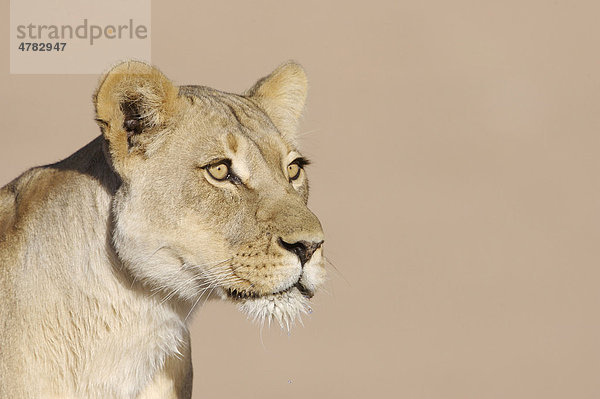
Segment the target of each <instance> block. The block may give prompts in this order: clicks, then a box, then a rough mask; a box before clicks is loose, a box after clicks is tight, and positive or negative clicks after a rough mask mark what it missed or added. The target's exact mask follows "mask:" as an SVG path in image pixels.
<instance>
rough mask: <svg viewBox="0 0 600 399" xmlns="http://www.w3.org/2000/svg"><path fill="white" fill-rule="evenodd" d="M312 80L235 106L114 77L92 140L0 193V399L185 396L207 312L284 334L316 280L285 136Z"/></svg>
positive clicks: (315, 251) (130, 72)
mask: <svg viewBox="0 0 600 399" xmlns="http://www.w3.org/2000/svg"><path fill="white" fill-rule="evenodd" d="M306 90H307V81H306V76H305V74H304V71H303V69H302V68H301V67H300V66H299V65H298V64H295V63H287V64H284V65H282V66H280V67H279V68H278V69H276V70H275V71H274V72H273V73H271V74H270V75H269V76H267V77H265V78H263V79H261V80H259V81H258V82H257V83H256V85H255V86H254V87H252V88H251V89H250V90H249V91H247V92H246V93H245V94H243V95H235V94H229V93H223V92H221V91H217V90H214V89H210V88H207V87H202V86H180V87H177V86H175V85H173V84H172V83H171V82H170V81H169V80H168V79H167V78H166V77H165V76H164V75H163V74H162V73H161V72H159V71H158V70H157V69H155V68H153V67H151V66H149V65H147V64H144V63H140V62H133V61H131V62H125V63H122V64H120V65H117V66H116V67H114V68H113V69H112V70H111V71H110V72H108V73H107V74H106V75H105V76H104V77H103V78H102V79H101V82H100V84H99V87H98V89H97V90H96V93H95V94H94V103H95V108H96V121H97V122H98V125H99V126H100V129H101V132H102V134H101V136H99V137H98V138H96V139H95V140H93V141H92V142H91V143H89V144H88V145H86V146H85V147H83V148H82V149H80V150H79V151H77V152H76V153H74V154H73V155H71V156H70V157H68V158H67V159H65V160H63V161H60V162H58V163H55V164H52V165H48V166H43V167H37V168H33V169H30V170H28V171H27V172H25V173H24V174H23V175H21V176H20V177H18V178H17V179H15V180H13V181H12V182H11V183H9V184H8V185H7V186H5V187H3V188H2V189H1V190H0V309H1V311H0V329H1V330H0V397H1V398H58V397H60V398H134V397H141V398H189V397H190V396H191V389H192V365H191V360H190V343H189V334H188V329H187V324H186V321H187V320H188V316H189V315H190V314H191V313H192V311H193V310H194V308H195V307H197V306H196V305H197V304H198V303H202V302H204V301H205V300H206V298H209V297H220V298H229V299H230V300H232V301H234V302H236V303H238V304H239V305H240V307H241V309H242V310H244V311H245V312H246V313H247V314H249V315H250V316H251V317H253V318H256V319H259V320H260V321H263V322H264V321H269V322H270V321H271V320H274V321H277V322H279V323H280V324H281V325H283V326H286V327H288V326H289V324H290V323H292V322H293V321H294V319H295V318H296V317H297V316H298V315H299V314H300V313H301V312H306V311H308V310H309V308H308V300H309V298H311V297H312V295H313V293H314V292H315V290H316V288H317V287H318V286H319V285H320V284H321V283H322V282H323V280H324V278H325V270H324V264H323V257H322V244H323V231H322V229H321V225H320V223H319V220H318V219H317V217H316V216H315V215H314V214H313V213H311V211H310V210H309V209H308V208H307V206H306V203H307V198H308V181H307V177H306V174H305V171H304V166H305V165H306V164H307V163H308V161H307V160H306V159H305V158H303V157H302V156H301V155H300V153H299V151H298V149H297V145H296V137H295V132H296V128H297V124H298V119H299V117H300V115H301V113H302V110H303V107H304V101H305V97H306Z"/></svg>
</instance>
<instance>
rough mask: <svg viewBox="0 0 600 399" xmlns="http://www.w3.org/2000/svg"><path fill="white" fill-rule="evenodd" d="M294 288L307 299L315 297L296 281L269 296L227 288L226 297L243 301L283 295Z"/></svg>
mask: <svg viewBox="0 0 600 399" xmlns="http://www.w3.org/2000/svg"><path fill="white" fill-rule="evenodd" d="M294 287H295V288H297V289H298V291H300V293H301V294H302V295H303V296H305V297H306V298H308V299H310V298H312V297H313V296H314V295H315V293H314V292H312V291H311V290H309V289H308V288H306V287H305V286H304V285H302V283H301V282H300V280H298V281H297V282H296V284H294V285H290V286H289V287H287V288H285V289H283V290H281V291H277V292H273V293H271V294H265V295H261V294H259V293H257V292H253V291H242V290H237V289H235V288H228V289H227V290H226V292H227V295H228V296H229V297H230V298H232V299H234V300H244V299H256V298H260V297H265V296H271V295H279V294H284V293H286V292H290V291H291V290H292V289H293V288H294Z"/></svg>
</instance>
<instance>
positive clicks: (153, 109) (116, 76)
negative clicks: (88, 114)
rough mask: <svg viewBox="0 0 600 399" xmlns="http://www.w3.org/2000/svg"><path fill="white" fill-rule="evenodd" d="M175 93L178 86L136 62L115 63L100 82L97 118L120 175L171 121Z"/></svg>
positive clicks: (173, 112) (96, 95)
mask: <svg viewBox="0 0 600 399" xmlns="http://www.w3.org/2000/svg"><path fill="white" fill-rule="evenodd" d="M177 96H178V88H177V87H176V86H174V85H173V84H172V83H171V82H170V81H169V79H167V77H166V76H165V75H163V74H162V73H161V72H160V71H159V70H158V69H156V68H154V67H152V66H150V65H148V64H145V63H143V62H138V61H127V62H123V63H121V64H119V65H117V66H115V67H114V68H112V69H111V70H110V71H109V72H108V73H107V74H106V75H105V76H104V77H103V79H102V80H101V81H100V84H99V86H98V89H97V90H96V92H95V94H94V105H95V107H96V121H97V122H98V124H99V125H100V128H101V130H102V134H103V135H104V137H105V139H106V140H107V142H108V145H109V152H110V157H111V162H112V164H113V167H114V169H115V170H116V171H117V173H119V174H120V175H121V177H122V178H126V177H127V169H128V164H129V163H130V162H129V160H130V158H132V156H134V155H135V154H136V153H138V152H139V151H140V150H141V151H143V150H144V148H145V147H147V145H148V144H149V143H151V142H152V140H153V139H154V138H155V137H156V136H157V133H159V132H160V131H162V130H163V129H164V128H165V127H166V126H167V125H168V124H169V123H170V122H171V121H172V120H173V117H174V116H175V114H176V112H177Z"/></svg>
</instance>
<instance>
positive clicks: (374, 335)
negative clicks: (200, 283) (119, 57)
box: [0, 0, 600, 399]
mask: <svg viewBox="0 0 600 399" xmlns="http://www.w3.org/2000/svg"><path fill="white" fill-rule="evenodd" d="M216 3H217V2H207V1H201V2H185V3H184V2H179V1H175V0H171V1H168V2H160V3H159V2H158V1H155V2H154V3H153V9H152V34H153V43H152V57H153V61H154V63H155V64H156V65H158V66H159V67H160V68H161V69H162V70H163V71H164V72H165V73H166V74H167V75H168V76H170V77H171V78H172V79H173V80H174V81H175V82H177V83H181V84H184V83H198V84H205V85H210V86H214V87H217V88H220V89H224V90H229V91H242V90H243V89H245V88H247V87H248V86H249V85H251V84H252V83H253V81H254V80H255V79H256V78H258V77H260V76H262V75H264V74H266V73H267V72H269V71H270V70H271V69H272V68H274V67H275V66H276V65H277V64H279V63H280V62H282V61H284V60H286V59H289V58H294V59H297V60H298V61H300V62H301V63H302V64H303V65H304V66H305V67H306V70H307V71H308V74H309V78H310V81H311V91H310V94H309V102H308V107H307V112H306V117H305V118H304V120H303V123H302V126H301V129H302V132H303V133H304V134H305V135H304V136H303V149H304V152H305V153H306V154H307V155H308V156H309V157H310V158H312V159H313V160H314V165H311V167H310V170H309V174H310V177H311V179H312V180H311V182H312V198H311V207H312V209H313V210H314V211H315V212H316V213H317V214H318V215H319V216H320V217H321V219H322V221H323V224H324V227H325V230H326V234H327V240H326V251H327V255H328V256H329V257H330V259H331V260H332V261H333V262H334V263H335V265H336V266H337V268H338V269H339V273H335V272H331V281H330V283H329V284H328V287H327V291H328V293H325V292H321V293H320V294H319V295H317V296H316V298H315V305H314V308H315V312H314V314H312V315H311V316H310V317H308V318H305V326H304V327H300V328H297V329H295V330H293V332H292V334H291V335H290V336H288V335H287V334H286V333H283V332H280V331H279V330H278V329H276V328H271V329H270V330H269V329H266V328H265V329H264V330H263V331H262V334H261V332H260V330H259V328H258V327H257V326H255V325H252V324H251V323H250V322H248V321H246V320H245V318H244V317H243V316H242V315H241V314H240V313H239V312H238V311H237V310H236V309H235V307H234V306H232V305H231V304H228V303H209V304H207V305H206V306H205V307H204V308H202V309H201V310H200V312H199V313H198V314H197V316H196V318H195V321H194V323H193V326H192V334H193V344H194V366H195V385H194V392H195V393H194V395H195V396H194V397H195V398H199V397H205V398H214V397H219V398H238V397H243V398H275V397H286V398H307V397H318V398H325V397H327V398H363V397H369V398H370V397H381V398H387V397H398V398H424V399H425V398H427V399H431V398H440V399H441V398H443V399H446V398H598V397H600V378H599V375H600V343H599V337H600V316H599V310H600V309H599V308H600V289H599V285H600V284H599V282H600V280H599V279H600V270H599V266H600V262H599V261H600V250H599V243H600V184H599V179H598V174H599V172H600V168H599V167H600V161H599V159H600V157H599V150H600V135H599V128H600V112H599V111H600V25H599V24H598V15H600V7H599V6H598V2H596V1H588V2H586V1H577V2H568V1H554V2H549V1H530V0H527V1H503V2H498V1H483V2H482V1H441V0H440V1H416V0H415V1H369V2H351V1H336V2H324V1H302V2H299V1H294V2H291V1H289V2H288V1H285V2H284V1H252V2H242V1H240V2H236V3H234V2H218V3H219V4H218V5H217V4H216ZM3 12H4V13H7V12H8V7H7V5H5V6H4V8H3ZM7 26H8V24H3V25H2V28H1V29H4V30H3V32H4V34H5V35H4V36H5V37H6V36H7V34H8V32H7V29H8V28H7ZM7 45H8V43H5V42H2V46H3V47H2V49H1V52H0V54H1V56H2V57H3V62H2V68H3V69H2V73H1V75H0V84H1V88H2V95H1V96H0V110H2V111H0V112H1V117H0V134H1V135H2V136H1V143H2V144H1V146H0V183H2V184H4V183H6V182H8V181H9V180H10V179H11V178H12V177H14V176H16V175H17V174H18V173H20V172H21V171H23V170H24V169H25V168H27V167H29V166H32V165H35V164H42V163H47V162H52V161H55V160H57V159H59V158H61V157H65V156H67V155H69V154H70V153H72V152H73V151H75V150H76V149H77V148H79V147H80V146H82V145H83V144H85V143H86V142H88V141H90V140H91V139H92V138H93V137H94V136H96V135H97V134H98V130H97V128H96V126H95V124H94V123H93V121H92V115H93V112H92V106H91V101H90V97H91V93H92V91H93V90H94V87H95V85H96V80H97V77H95V76H75V75H73V76H15V75H13V76H11V75H9V74H8V65H9V64H8V58H7V57H8V50H7ZM342 276H343V277H342Z"/></svg>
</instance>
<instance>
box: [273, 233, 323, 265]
mask: <svg viewBox="0 0 600 399" xmlns="http://www.w3.org/2000/svg"><path fill="white" fill-rule="evenodd" d="M279 245H281V246H282V247H283V248H285V249H287V250H288V251H290V252H292V253H294V254H296V256H297V257H298V259H300V264H301V265H302V267H304V264H305V263H306V262H308V261H309V260H310V258H311V257H312V256H313V254H314V253H315V251H316V250H317V249H319V248H320V247H321V245H323V240H321V241H312V242H310V241H297V242H292V243H289V242H285V241H283V240H282V239H281V238H280V239H279Z"/></svg>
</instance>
